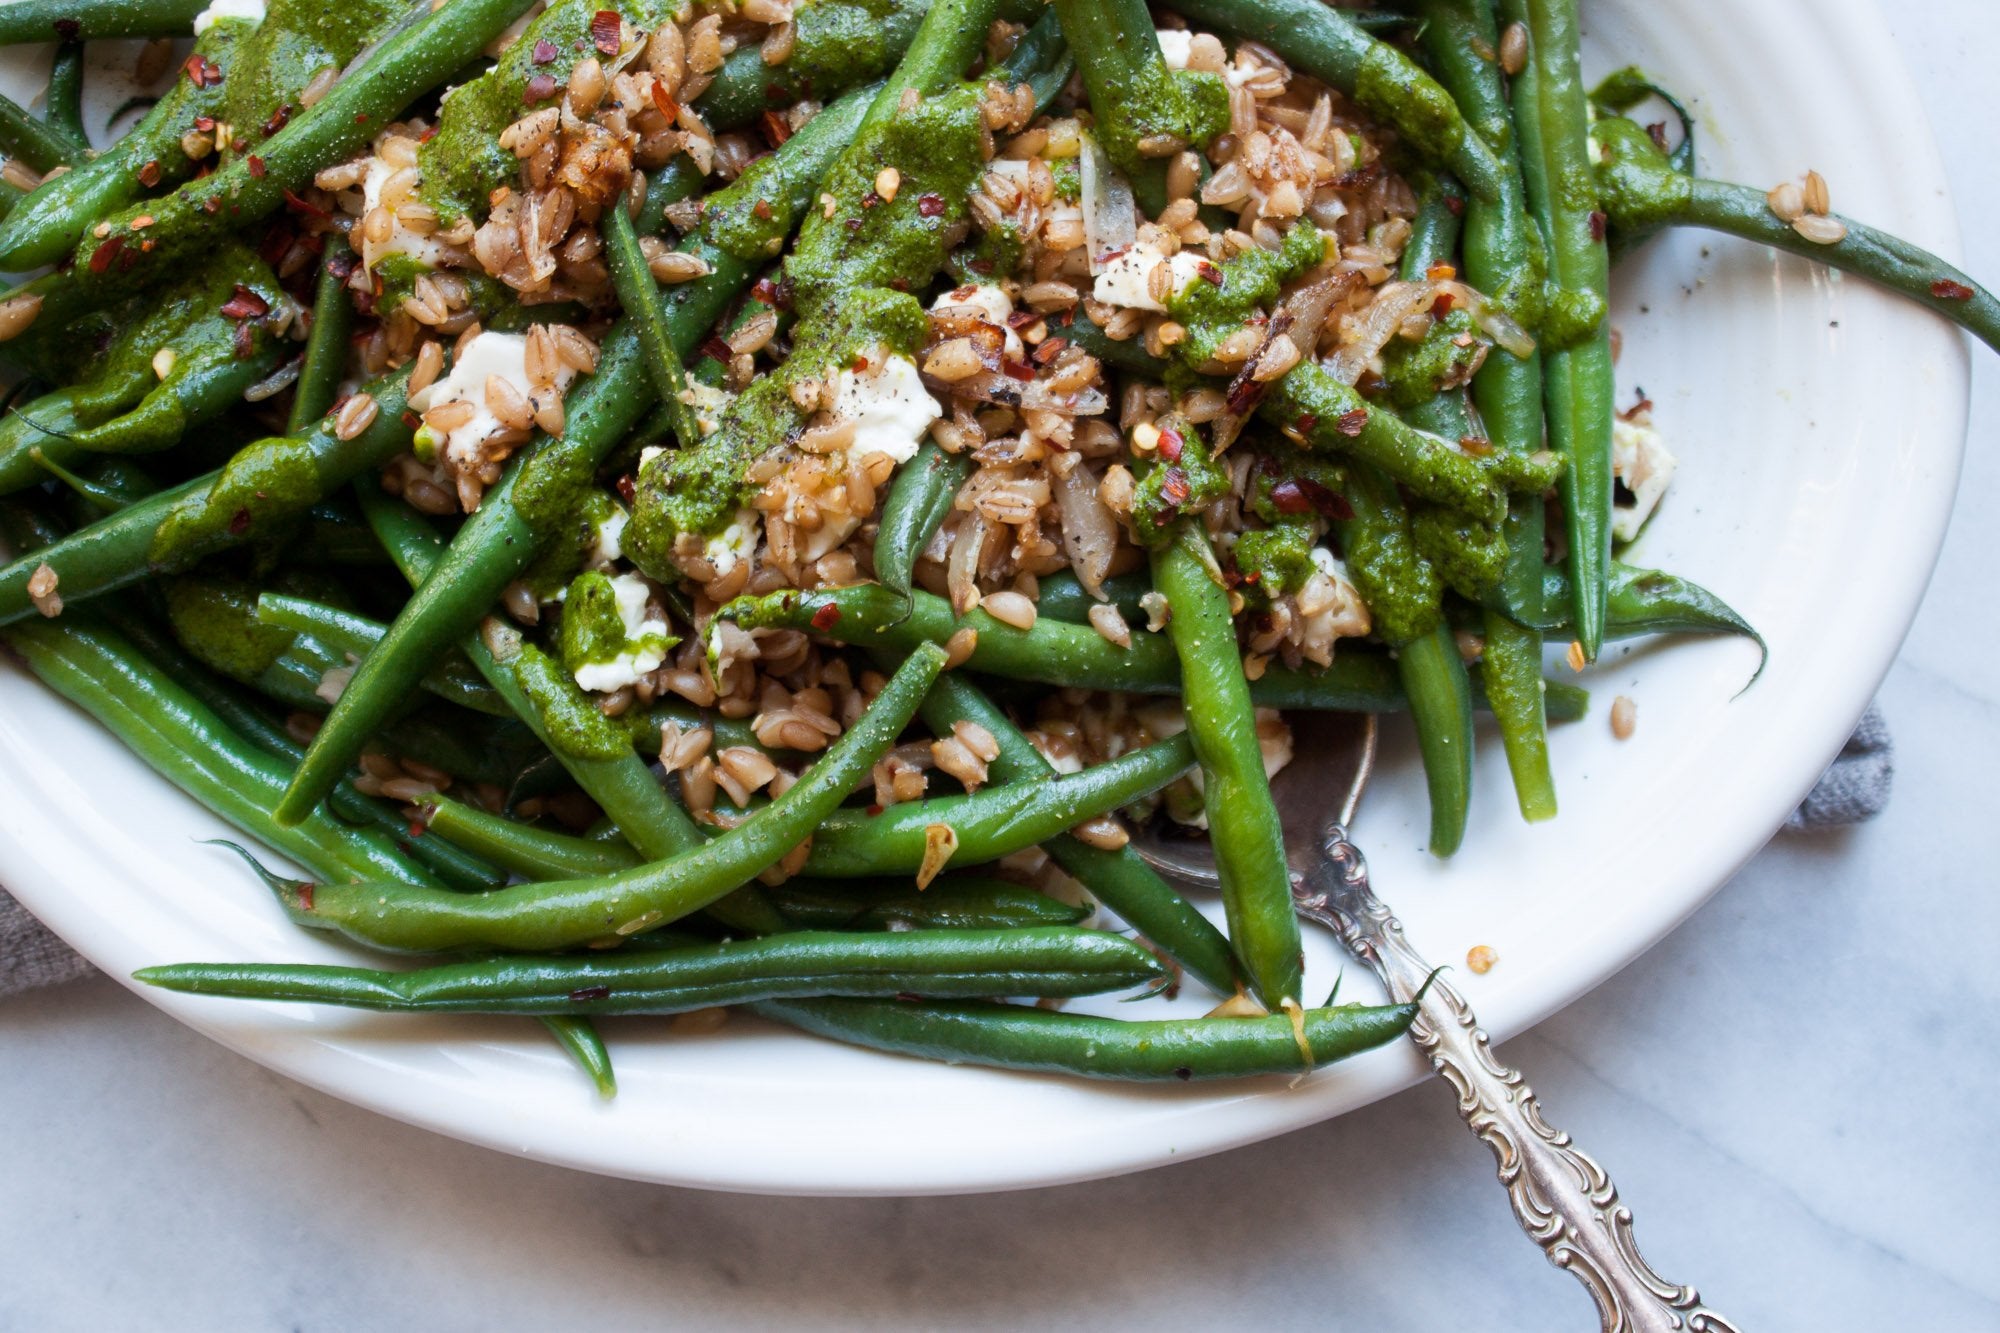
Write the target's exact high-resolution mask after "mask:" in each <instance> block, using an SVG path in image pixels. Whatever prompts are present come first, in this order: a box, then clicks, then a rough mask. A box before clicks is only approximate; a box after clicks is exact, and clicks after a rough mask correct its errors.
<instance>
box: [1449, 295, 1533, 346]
mask: <svg viewBox="0 0 2000 1333" xmlns="http://www.w3.org/2000/svg"><path fill="white" fill-rule="evenodd" d="M1437 289H1438V291H1440V292H1442V293H1444V294H1445V295H1447V296H1449V297H1451V299H1452V301H1453V303H1455V304H1456V305H1458V306H1459V307H1460V308H1462V309H1463V310H1464V311H1465V313H1466V314H1468V315H1471V316H1472V322H1473V323H1475V324H1477V325H1478V326H1479V331H1480V332H1481V333H1483V334H1485V335H1486V336H1487V337H1488V338H1491V339H1492V340H1493V341H1494V343H1495V344H1496V345H1498V346H1500V347H1502V348H1504V349H1506V350H1507V351H1509V352H1512V353H1513V354H1514V355H1515V356H1518V357H1522V358H1526V357H1530V356H1533V355H1534V354H1535V340H1534V339H1533V338H1532V337H1530V336H1529V334H1528V331H1527V330H1526V329H1524V328H1522V327H1521V326H1520V325H1519V324H1516V323H1515V322H1514V317H1513V316H1512V315H1509V314H1508V313H1507V312H1506V311H1505V310H1502V309H1501V308H1500V307H1499V306H1498V305H1496V304H1494V303H1493V302H1492V301H1490V300H1488V299H1487V296H1486V293H1484V292H1482V291H1478V290H1476V289H1474V288H1471V287H1468V286H1466V285H1465V284H1464V283H1462V282H1441V283H1439V284H1438V285H1437Z"/></svg>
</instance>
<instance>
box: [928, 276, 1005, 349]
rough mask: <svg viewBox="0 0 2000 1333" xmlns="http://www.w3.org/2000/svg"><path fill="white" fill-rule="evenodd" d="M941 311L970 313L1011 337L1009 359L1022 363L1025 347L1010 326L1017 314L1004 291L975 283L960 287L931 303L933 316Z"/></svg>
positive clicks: (985, 283)
mask: <svg viewBox="0 0 2000 1333" xmlns="http://www.w3.org/2000/svg"><path fill="white" fill-rule="evenodd" d="M940 310H955V311H961V312H963V311H966V310H970V311H972V312H973V313H974V314H976V315H978V317H979V318H980V319H981V320H982V321H984V322H985V323H988V324H992V325H995V326H997V327H998V328H1000V329H1002V330H1003V331H1005V333H1006V335H1007V344H1006V346H1007V355H1008V356H1011V357H1013V358H1014V359H1015V360H1017V361H1018V360H1020V359H1021V357H1022V356H1023V355H1025V349H1024V348H1023V347H1022V345H1021V335H1020V334H1018V333H1016V332H1014V328H1013V326H1012V325H1011V324H1009V323H1008V322H1007V317H1008V316H1009V315H1011V314H1013V313H1014V302H1013V301H1012V300H1010V299H1008V296H1007V293H1006V291H1005V290H1004V289H1002V288H1000V287H997V286H995V285H994V284H992V283H990V282H982V283H975V284H973V285H971V286H969V287H958V288H955V289H953V290H951V291H948V292H946V293H945V294H944V295H943V296H940V297H938V299H937V300H935V301H933V302H931V312H932V313H933V314H935V313H937V312H938V311H940Z"/></svg>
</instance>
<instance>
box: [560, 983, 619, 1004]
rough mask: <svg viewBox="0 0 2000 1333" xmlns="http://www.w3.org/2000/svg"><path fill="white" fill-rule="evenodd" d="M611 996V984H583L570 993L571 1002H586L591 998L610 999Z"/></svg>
mask: <svg viewBox="0 0 2000 1333" xmlns="http://www.w3.org/2000/svg"><path fill="white" fill-rule="evenodd" d="M610 998H611V987H609V986H583V987H580V988H578V989H576V990H573V991H571V992H570V993H569V1000H570V1003H571V1004H584V1003H586V1002H588V1001H590V1000H608V999H610Z"/></svg>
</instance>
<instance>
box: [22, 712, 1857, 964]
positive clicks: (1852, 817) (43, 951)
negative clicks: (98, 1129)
mask: <svg viewBox="0 0 2000 1333" xmlns="http://www.w3.org/2000/svg"><path fill="white" fill-rule="evenodd" d="M1894 759H1895V750H1894V747H1893V746H1891V745H1890V743H1889V727H1888V724H1887V723H1885V722H1884V721H1883V720H1882V713H1881V710H1880V709H1878V708H1875V707H1873V706H1871V707H1870V708H1869V709H1868V712H1867V714H1866V716H1864V717H1863V718H1862V719H1861V725H1860V726H1859V727H1857V728H1855V731H1854V737H1853V739H1851V740H1849V741H1848V742H1847V745H1846V746H1845V748H1843V749H1842V750H1841V752H1840V754H1839V755H1838V756H1836V757H1835V759H1834V761H1833V763H1832V765H1831V766H1829V767H1828V768H1827V770H1826V773H1825V774H1824V775H1823V776H1822V777H1821V778H1820V780H1819V783H1818V785H1816V786H1815V787H1814V788H1813V789H1812V791H1811V792H1810V793H1809V794H1808V795H1807V796H1806V799H1805V800H1804V801H1803V802H1801V803H1800V805H1799V808H1798V809H1797V810H1795V811H1793V812H1792V817H1791V818H1790V819H1789V820H1787V821H1786V822H1785V828H1786V829H1787V830H1788V831H1793V832H1812V831H1815V830H1818V829H1829V828H1840V827H1844V826H1846V825H1849V824H1859V823H1861V822H1862V821H1863V820H1867V819H1873V818H1874V817H1875V816H1877V815H1879V814H1881V813H1882V808H1883V807H1884V806H1886V805H1888V804H1889V785H1890V780H1891V779H1892V778H1893V777H1894V776H1895V764H1894ZM90 970H91V969H90V964H89V963H87V962H85V961H84V960H83V959H82V958H81V957H79V956H78V955H77V954H75V953H73V952H71V950H70V948H69V946H68V945H66V944H64V943H63V942H62V941H61V940H59V939H57V938H56V937H55V936H54V935H52V934H50V933H49V930H48V928H47V927H46V926H44V925H42V923H41V922H39V921H37V920H35V918H34V917H32V916H30V915H28V911H27V909H26V908H24V907H22V906H21V905H20V904H19V903H17V902H15V901H14V900H13V899H12V898H10V897H9V896H8V895H7V892H6V890H4V889H0V997H4V996H8V995H14V994H18V993H19V992H21V991H27V990H34V989H36V988H38V987H41V986H54V985H56V984H58V983H60V982H64V981H74V980H76V978H78V977H81V976H87V975H89V973H90Z"/></svg>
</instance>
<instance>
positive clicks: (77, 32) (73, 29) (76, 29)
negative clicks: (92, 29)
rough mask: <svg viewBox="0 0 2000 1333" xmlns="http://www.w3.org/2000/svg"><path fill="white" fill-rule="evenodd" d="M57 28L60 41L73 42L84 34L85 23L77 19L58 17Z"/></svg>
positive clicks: (57, 37)
mask: <svg viewBox="0 0 2000 1333" xmlns="http://www.w3.org/2000/svg"><path fill="white" fill-rule="evenodd" d="M55 29H56V40H58V41H63V42H73V41H75V40H76V39H77V38H79V37H81V36H83V24H82V23H80V22H78V21H77V20H76V19H57V20H56V22H55Z"/></svg>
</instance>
